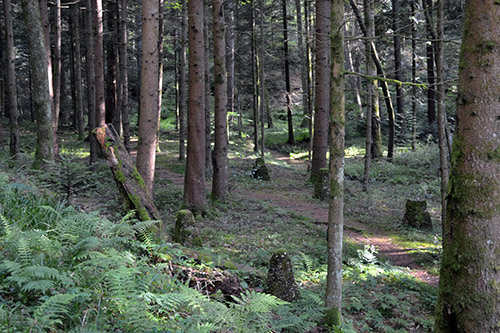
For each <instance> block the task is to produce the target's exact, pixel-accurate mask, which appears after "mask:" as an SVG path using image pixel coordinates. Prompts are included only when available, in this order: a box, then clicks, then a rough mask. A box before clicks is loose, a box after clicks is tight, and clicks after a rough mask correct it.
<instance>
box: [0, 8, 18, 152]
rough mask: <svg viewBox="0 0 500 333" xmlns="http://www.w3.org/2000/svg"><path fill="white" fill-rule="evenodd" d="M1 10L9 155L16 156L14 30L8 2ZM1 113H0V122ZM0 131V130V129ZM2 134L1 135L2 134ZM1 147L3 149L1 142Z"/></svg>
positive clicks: (16, 112)
mask: <svg viewBox="0 0 500 333" xmlns="http://www.w3.org/2000/svg"><path fill="white" fill-rule="evenodd" d="M3 10H4V19H5V36H6V38H5V46H6V47H5V53H6V59H5V63H6V67H5V72H6V73H5V74H6V77H7V82H6V86H7V98H8V100H9V103H8V105H9V120H10V124H9V131H10V143H9V146H10V155H11V156H14V157H15V156H16V155H17V154H19V152H20V148H19V147H20V146H19V144H20V142H19V140H20V137H19V109H18V108H17V89H16V66H15V54H14V29H13V25H12V22H13V20H12V6H11V2H10V0H3ZM2 117H3V113H0V122H1V120H2ZM0 129H1V128H0ZM2 134H3V133H2ZM1 143H2V145H1V146H2V147H3V141H2V142H1Z"/></svg>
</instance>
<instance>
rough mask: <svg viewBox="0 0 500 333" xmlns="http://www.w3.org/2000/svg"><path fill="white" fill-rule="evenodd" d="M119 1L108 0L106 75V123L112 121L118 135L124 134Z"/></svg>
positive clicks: (105, 45)
mask: <svg viewBox="0 0 500 333" xmlns="http://www.w3.org/2000/svg"><path fill="white" fill-rule="evenodd" d="M117 21H118V3H117V2H116V1H110V0H108V1H106V28H107V31H106V38H105V39H104V47H105V49H106V55H105V56H106V75H105V89H106V94H105V102H104V103H105V106H106V123H107V124H109V123H112V124H113V127H114V128H115V130H116V131H117V133H118V135H119V136H121V135H122V117H121V113H120V109H119V107H118V103H117V100H118V87H117V82H118V80H117V78H118V42H117V41H118V31H117V29H118V24H117Z"/></svg>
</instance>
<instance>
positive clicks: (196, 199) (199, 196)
mask: <svg viewBox="0 0 500 333" xmlns="http://www.w3.org/2000/svg"><path fill="white" fill-rule="evenodd" d="M188 18H189V19H188V27H189V97H188V98H189V101H188V105H189V108H188V133H187V136H188V138H187V139H188V142H187V161H186V175H185V177H184V206H186V208H188V209H191V210H192V211H195V212H200V211H201V212H204V211H205V210H206V204H207V199H206V195H205V187H206V185H205V79H204V76H205V63H204V62H205V61H204V52H205V45H204V44H205V43H204V38H203V0H190V1H188Z"/></svg>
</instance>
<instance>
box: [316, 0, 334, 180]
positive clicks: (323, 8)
mask: <svg viewBox="0 0 500 333" xmlns="http://www.w3.org/2000/svg"><path fill="white" fill-rule="evenodd" d="M331 6H332V2H331V0H318V1H316V100H315V102H316V103H315V113H314V136H313V146H312V164H311V180H312V181H315V180H316V177H317V176H318V175H319V170H320V169H323V168H326V167H327V163H326V162H327V160H326V153H327V151H328V126H329V110H330V94H331V91H330V71H329V70H327V69H328V68H330V62H331V57H330V54H331V49H330V43H331V40H330V20H331V18H330V16H329V15H327V14H326V13H330V12H331Z"/></svg>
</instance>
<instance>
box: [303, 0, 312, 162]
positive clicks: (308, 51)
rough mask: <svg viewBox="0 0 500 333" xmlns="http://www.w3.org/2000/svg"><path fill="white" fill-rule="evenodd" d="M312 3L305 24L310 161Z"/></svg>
mask: <svg viewBox="0 0 500 333" xmlns="http://www.w3.org/2000/svg"><path fill="white" fill-rule="evenodd" d="M310 5H311V2H310V1H304V21H305V22H304V23H305V31H306V59H307V67H306V69H307V76H306V91H307V110H308V111H309V112H308V114H307V116H308V122H307V131H308V133H309V151H308V156H307V159H308V161H311V160H312V146H313V140H312V138H313V105H314V101H313V99H314V98H313V86H312V83H313V81H314V80H313V72H314V68H313V67H314V65H313V53H312V44H313V42H312V36H311V26H312V23H311V20H312V19H311V16H312V14H311V10H310V8H311V7H310Z"/></svg>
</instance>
